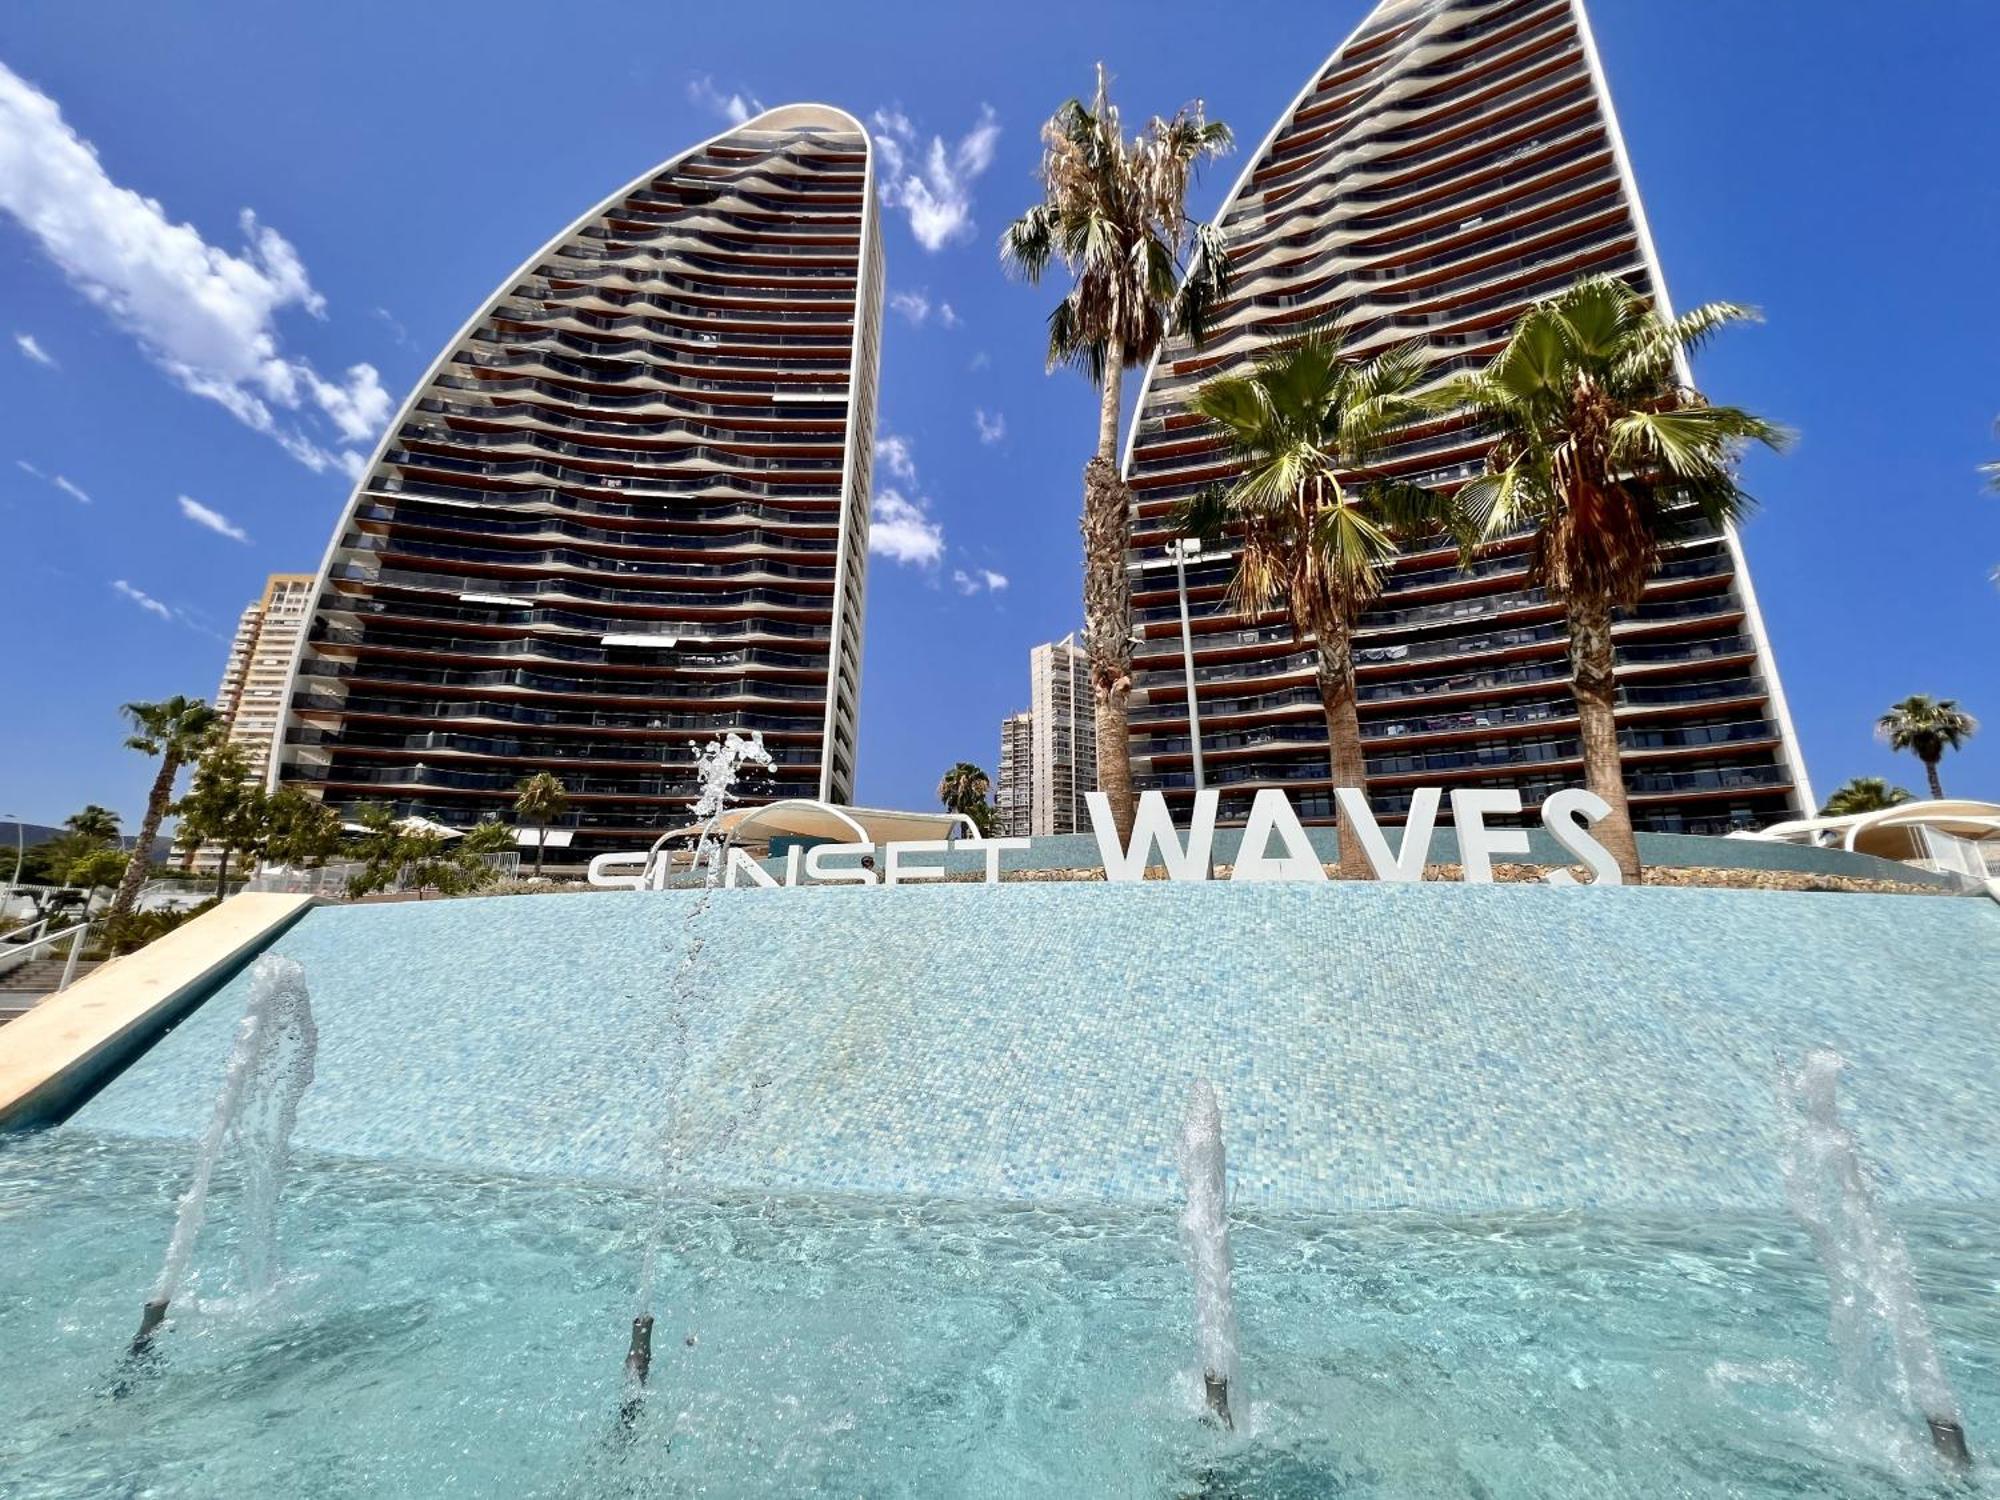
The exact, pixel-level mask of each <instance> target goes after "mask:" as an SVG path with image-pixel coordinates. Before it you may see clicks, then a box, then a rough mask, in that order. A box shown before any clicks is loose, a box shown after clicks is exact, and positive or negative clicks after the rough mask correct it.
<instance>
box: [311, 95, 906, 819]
mask: <svg viewBox="0 0 2000 1500" xmlns="http://www.w3.org/2000/svg"><path fill="white" fill-rule="evenodd" d="M877 226H878V212H877V208H876V195H875V191H874V172H873V166H872V153H871V148H870V144H869V140H868V136H867V133H866V132H865V131H864V130H863V129H862V127H861V125H860V123H859V122H858V121H856V120H855V119H854V118H853V117H852V116H850V115H847V114H844V113H842V112H841V111H840V110H837V109H831V108H827V107H825V106H822V105H814V104H794V105H787V106H785V107H783V108H780V109H773V110H767V111H766V112H765V113H763V114H760V115H758V116H757V117H756V118H755V119H752V120H748V121H745V122H744V123H743V124H741V125H736V126H732V127H731V128H730V129H729V130H727V131H725V132H724V133H723V134H721V135H718V136H716V137H714V138H713V139H710V140H707V141H704V142H702V143H701V144H700V145H698V146H695V147H694V148H693V149H691V150H689V151H687V152H685V153H684V154H682V155H679V156H676V157H674V158H673V159H671V160H669V161H667V162H666V163H664V164H663V165H661V166H659V167H657V168H655V169H654V170H653V171H650V172H648V173H646V174H645V175H644V176H643V177H641V178H639V179H638V181H636V182H633V183H630V184H628V185H627V186H625V187H623V188H621V189H619V190H618V191H617V192H616V193H614V194H613V195H612V196H611V197H610V198H608V199H607V200H605V201H604V202H603V203H601V204H599V205H598V206H597V207H596V208H594V209H592V210H591V211H590V212H589V213H587V214H585V215H584V216H583V218H581V219H579V220H578V221H577V222H576V223H575V224H573V225H571V226H570V227H569V228H568V229H566V230H564V231H563V232H562V233H561V234H560V235H558V236H557V237H556V238H555V239H554V240H552V241H551V242H550V243H549V244H548V245H547V246H545V247H544V248H543V249H541V250H540V251H538V252H537V253H536V254H535V255H533V256H532V257H530V258H529V259H528V261H527V262H526V263H525V264H524V265H522V267H521V268H520V270H519V271H517V272H516V273H515V274H514V275H512V276H510V277H508V278H507V280H506V281H505V282H503V283H502V284H501V286H500V287H499V289H498V290H497V291H496V292H495V293H494V294H493V296H492V297H491V298H490V299H489V300H488V301H487V302H486V303H485V304H484V305H483V306H482V307H480V309H479V310H478V311H477V312H476V313H475V314H474V315H473V318H472V320H471V322H469V323H468V324H467V325H466V326H465V328H464V329H463V330H462V331H461V332H460V333H459V334H458V335H457V336H456V337H455V338H454V339H453V340H452V342H451V344H450V345H449V346H448V347H447V348H446V349H445V351H444V352H443V354H441V355H440V356H439V358H438V361H437V363H436V364H435V365H434V366H433V367H432V368H431V370H430V371H429V373H427V374H426V375H425V376H424V378H423V379H422V380H421V381H420V382H419V383H418V386H417V389H416V391H415V393H414V394H413V395H412V396H411V398H410V400H409V402H408V403H407V404H406V405H405V406H404V407H403V409H402V410H401V411H400V412H398V413H397V415H396V418H395V420H394V422H393V423H392V424H391V426H390V429H389V433H388V436H387V437H386V438H385V440H384V443H383V446H382V448H381V450H380V451H379V452H378V453H377V454H376V455H375V459H374V462H373V463H372V464H371V465H370V467H369V469H368V471H367V473H366V474H365V475H364V476H363V477H362V479H361V482H360V484H359V485H358V486H357V487H356V489H355V492H354V497H353V499H352V501H351V502H350V503H349V505H348V507H347V509H346V512H345V513H344V514H343V515H342V517H341V520H340V525H339V528H338V530H337V531H336V532H335V534H334V539H333V545H332V548H331V549H330V551H329V552H328V555H327V560H326V565H325V567H324V569H323V570H322V572H321V574H320V576H319V580H318V589H317V595H316V601H315V605H314V610H313V614H312V623H311V631H310V638H309V640H308V642H307V643H306V645H305V647H304V649H303V651H302V653H301V655H300V658H299V662H298V670H297V674H296V677H295V679H294V684H293V688H292V694H291V700H290V711H289V714H288V715H287V718H286V731H287V732H286V737H285V738H286V743H285V744H284V746H283V749H282V754H281V757H280V766H279V770H278V773H277V779H278V780H279V781H281V782H282V783H283V784H285V785H296V786H301V787H305V788H307V789H309V790H312V791H314V792H316V793H317V794H319V795H320V796H321V797H323V798H324V799H325V800H326V801H327V802H329V803H334V804H337V805H340V806H342V807H352V806H353V805H354V804H356V803H361V802H377V801H379V802H387V803H390V804H391V805H392V806H393V807H394V808H395V810H396V811H397V812H399V813H403V814H412V813H414V814H418V815H421V816H423V817H427V818H432V819H435V820H437V821H439V822H442V823H446V824H449V825H451V826H453V827H457V828H464V827H468V826H470V825H471V824H472V823H473V822H475V821H476V820H478V819H479V818H481V817H483V816H497V817H502V818H507V817H510V816H511V809H512V805H513V800H514V788H515V785H516V783H517V782H519V781H520V780H521V778H522V777H524V776H526V775H528V774H530V773H532V772H535V771H544V770H546V771H550V772H553V773H554V774H555V775H557V776H559V777H560V778H561V779H562V781H563V783H564V785H565V786H566V788H567V789H568V792H569V799H570V805H571V808H572V818H573V822H574V830H575V838H574V842H573V843H572V844H571V846H570V850H571V857H572V858H579V859H580V858H587V857H589V856H590V855H593V854H597V853H600V852H603V851H606V850H612V849H630V848H634V847H639V848H643V847H645V845H646V844H647V843H649V842H650V841H651V839H652V838H653V837H654V836H655V835H656V834H657V833H659V832H660V831H661V830H663V829H665V828H668V827H672V826H676V825H678V824H681V823H685V822H686V821H687V819H688V809H689V807H690V805H691V804H692V802H693V800H694V798H695V796H696V794H697V793H696V787H695V785H694V779H693V775H694V765H693V758H692V757H693V751H692V750H691V748H690V741H696V740H703V741H705V740H707V739H708V738H710V737H712V736H715V735H719V734H722V733H725V732H727V731H729V730H739V731H742V732H745V733H747V732H749V731H751V730H757V731H761V732H762V734H763V736H764V740H765V743H766V744H767V745H768V746H769V747H770V749H771V752H772V755H773V757H774V759H775V764H774V766H773V767H772V768H771V771H770V773H769V775H768V776H767V777H765V778H763V780H762V783H761V785H760V786H758V787H755V788H752V789H750V790H751V791H752V794H753V797H755V796H761V797H786V796H805V797H817V798H823V799H827V800H831V801H835V802H849V801H852V800H853V793H854V751H855V739H856V716H857V712H858V704H859V699H860V684H861V629H862V619H861V610H862V596H863V589H864V585H865V582H866V578H865V570H866V566H867V557H868V493H869V460H870V455H871V451H872V448H873V442H874V422H875V394H876V364H877V355H878V351H879V348H880V334H881V320H882V250H881V243H880V237H879V234H878V232H877Z"/></svg>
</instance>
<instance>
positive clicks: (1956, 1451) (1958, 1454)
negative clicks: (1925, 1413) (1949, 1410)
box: [1924, 1417, 1972, 1469]
mask: <svg viewBox="0 0 2000 1500" xmlns="http://www.w3.org/2000/svg"><path fill="white" fill-rule="evenodd" d="M1924 1425H1926V1426H1927V1427H1929V1428H1930V1430H1931V1442H1933V1443H1934V1444H1936V1445H1937V1451H1938V1454H1939V1456H1940V1457H1942V1458H1943V1459H1944V1460H1945V1462H1947V1463H1949V1464H1950V1465H1951V1466H1952V1467H1953V1468H1955V1469H1969V1468H1971V1467H1972V1454H1971V1453H1970V1452H1968V1451H1967V1449H1966V1446H1965V1429H1964V1428H1963V1427H1961V1426H1960V1425H1959V1424H1958V1423H1957V1422H1956V1421H1954V1420H1953V1419H1952V1418H1950V1417H1925V1418H1924Z"/></svg>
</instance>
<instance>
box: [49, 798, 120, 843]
mask: <svg viewBox="0 0 2000 1500" xmlns="http://www.w3.org/2000/svg"><path fill="white" fill-rule="evenodd" d="M118 822H119V818H118V814H117V813H115V812H113V811H112V810H111V809H110V808H108V807H99V806H98V805H97V804H96V803H95V802H92V803H90V804H89V805H88V806H86V807H85V808H84V809H83V811H82V812H73V813H71V814H70V815H69V816H68V817H67V818H64V819H63V827H65V828H67V829H68V830H69V831H70V832H71V833H74V834H76V835H77V836H78V837H80V838H84V839H88V840H89V841H90V842H91V843H93V844H109V843H113V842H115V841H116V839H117V838H118Z"/></svg>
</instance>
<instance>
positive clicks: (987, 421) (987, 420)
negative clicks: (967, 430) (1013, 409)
mask: <svg viewBox="0 0 2000 1500" xmlns="http://www.w3.org/2000/svg"><path fill="white" fill-rule="evenodd" d="M972 425H973V427H974V428H975V429H976V430H977V431H978V433H979V441H980V442H982V443H986V444H988V445H989V446H990V445H991V444H993V443H997V442H999V441H1000V439H1002V438H1003V437H1005V436H1006V435H1007V416H1006V413H1004V412H997V411H996V412H993V413H990V414H989V413H988V412H987V411H986V409H985V408H984V407H981V408H979V409H978V410H975V411H974V412H973V414H972Z"/></svg>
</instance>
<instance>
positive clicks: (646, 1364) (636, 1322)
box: [625, 1313, 653, 1385]
mask: <svg viewBox="0 0 2000 1500" xmlns="http://www.w3.org/2000/svg"><path fill="white" fill-rule="evenodd" d="M652 1368H653V1315H652V1314H651V1313H641V1314H639V1316H638V1317H636V1318H634V1319H633V1320H632V1347H631V1348H630V1349H628V1350H626V1351H625V1373H626V1374H627V1375H630V1376H631V1377H632V1378H633V1379H634V1380H636V1381H638V1382H639V1384H640V1385H644V1384H645V1383H646V1376H647V1374H648V1373H649V1372H650V1371H651V1370H652Z"/></svg>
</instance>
